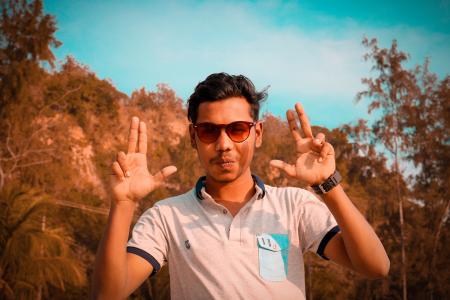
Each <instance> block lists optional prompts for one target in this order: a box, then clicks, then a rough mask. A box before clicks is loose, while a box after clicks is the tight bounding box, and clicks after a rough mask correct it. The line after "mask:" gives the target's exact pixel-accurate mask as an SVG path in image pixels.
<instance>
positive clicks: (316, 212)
mask: <svg viewBox="0 0 450 300" xmlns="http://www.w3.org/2000/svg"><path fill="white" fill-rule="evenodd" d="M304 192H305V194H304V195H303V201H302V205H301V209H300V222H299V223H300V224H299V227H300V228H299V230H298V232H299V240H300V243H301V249H302V253H303V254H305V253H306V252H308V251H310V252H314V253H316V254H317V255H319V256H321V257H322V258H324V259H326V260H328V258H327V257H326V256H325V255H324V254H323V251H324V250H325V246H326V245H327V243H328V242H329V241H330V240H331V238H332V237H333V236H334V235H335V234H336V233H338V232H339V231H340V229H339V226H338V225H337V222H336V220H335V218H334V216H333V215H332V214H331V212H330V210H329V209H328V207H327V206H326V205H325V204H324V203H323V202H322V201H320V200H319V199H318V198H317V197H316V196H315V195H314V194H312V193H311V192H309V191H304Z"/></svg>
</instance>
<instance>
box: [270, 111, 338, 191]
mask: <svg viewBox="0 0 450 300" xmlns="http://www.w3.org/2000/svg"><path fill="white" fill-rule="evenodd" d="M295 110H296V111H297V116H298V118H299V120H300V124H301V126H302V130H303V133H304V134H305V137H302V136H301V135H300V131H299V129H298V127H297V120H296V117H295V113H294V112H293V111H292V110H288V111H287V112H286V116H287V119H288V123H289V129H290V130H291V133H292V137H293V138H294V142H295V150H296V153H297V160H296V162H295V164H288V163H286V162H284V161H281V160H271V161H270V165H271V166H273V167H276V168H279V169H281V170H283V171H285V172H286V173H287V174H288V175H289V176H291V177H295V178H297V179H299V180H301V181H304V182H306V183H307V184H309V185H314V184H320V183H322V182H323V181H324V180H325V179H327V178H328V177H330V175H331V174H332V173H333V172H334V170H335V168H336V163H335V157H334V149H333V146H331V144H330V143H327V142H326V141H325V135H324V134H323V133H319V134H317V136H316V137H315V138H314V136H313V133H312V130H311V126H310V125H309V121H308V117H307V116H306V114H305V111H304V109H303V107H302V105H301V104H300V103H296V104H295Z"/></svg>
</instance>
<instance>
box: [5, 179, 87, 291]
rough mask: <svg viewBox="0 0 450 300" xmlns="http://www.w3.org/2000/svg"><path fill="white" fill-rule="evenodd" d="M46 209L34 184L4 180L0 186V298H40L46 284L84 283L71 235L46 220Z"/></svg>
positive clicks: (61, 286) (45, 198)
mask: <svg viewBox="0 0 450 300" xmlns="http://www.w3.org/2000/svg"><path fill="white" fill-rule="evenodd" d="M51 208H52V201H51V199H50V198H49V197H48V196H47V195H45V194H44V193H42V192H40V191H38V190H36V189H31V188H25V187H22V186H19V185H14V184H9V185H7V186H5V187H4V188H3V189H2V190H0V225H1V226H0V298H6V299H41V298H42V297H43V296H45V295H47V294H48V289H49V287H50V286H52V287H53V288H57V289H61V290H64V289H65V286H66V285H73V286H81V285H84V284H85V282H86V278H85V267H84V266H83V265H82V264H81V263H80V262H79V261H78V260H76V259H75V257H74V256H73V254H72V251H71V249H70V245H71V239H70V236H69V235H68V234H67V233H66V232H65V231H64V230H63V229H62V228H51V227H50V226H47V224H46V223H47V220H46V215H47V214H48V213H49V212H50V210H51Z"/></svg>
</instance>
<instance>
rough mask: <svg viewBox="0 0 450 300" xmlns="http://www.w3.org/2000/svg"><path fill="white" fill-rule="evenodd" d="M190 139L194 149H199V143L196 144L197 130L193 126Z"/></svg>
mask: <svg viewBox="0 0 450 300" xmlns="http://www.w3.org/2000/svg"><path fill="white" fill-rule="evenodd" d="M189 137H190V140H191V146H192V148H194V149H197V143H196V142H195V130H194V127H193V126H192V124H190V125H189Z"/></svg>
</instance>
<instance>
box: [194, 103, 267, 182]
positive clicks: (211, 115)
mask: <svg viewBox="0 0 450 300" xmlns="http://www.w3.org/2000/svg"><path fill="white" fill-rule="evenodd" d="M235 121H249V122H253V121H254V120H253V118H252V116H251V114H250V104H249V103H248V102H247V100H246V99H245V98H243V97H231V98H226V99H224V100H219V101H214V102H203V103H201V104H200V106H199V108H198V117H197V124H200V123H205V122H208V123H213V124H229V123H232V122H235ZM189 132H190V136H191V143H192V146H193V147H194V148H196V149H197V153H198V158H199V160H200V163H201V164H202V166H203V168H204V169H205V171H206V176H207V177H208V178H209V179H211V180H214V181H216V182H221V183H226V182H231V181H234V180H236V179H238V178H240V177H241V176H250V175H251V173H250V163H251V161H252V158H253V153H254V151H255V148H256V147H259V146H261V143H262V124H261V123H257V124H256V126H254V127H251V129H250V135H249V137H248V138H247V139H246V140H245V141H243V142H241V143H237V142H233V141H232V140H231V139H230V137H229V136H228V135H227V133H226V132H225V129H222V130H221V132H220V135H219V137H218V138H217V140H216V141H215V142H212V143H205V142H202V141H201V140H200V139H199V138H198V136H197V134H196V133H195V131H194V128H192V125H191V126H190V127H189Z"/></svg>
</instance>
